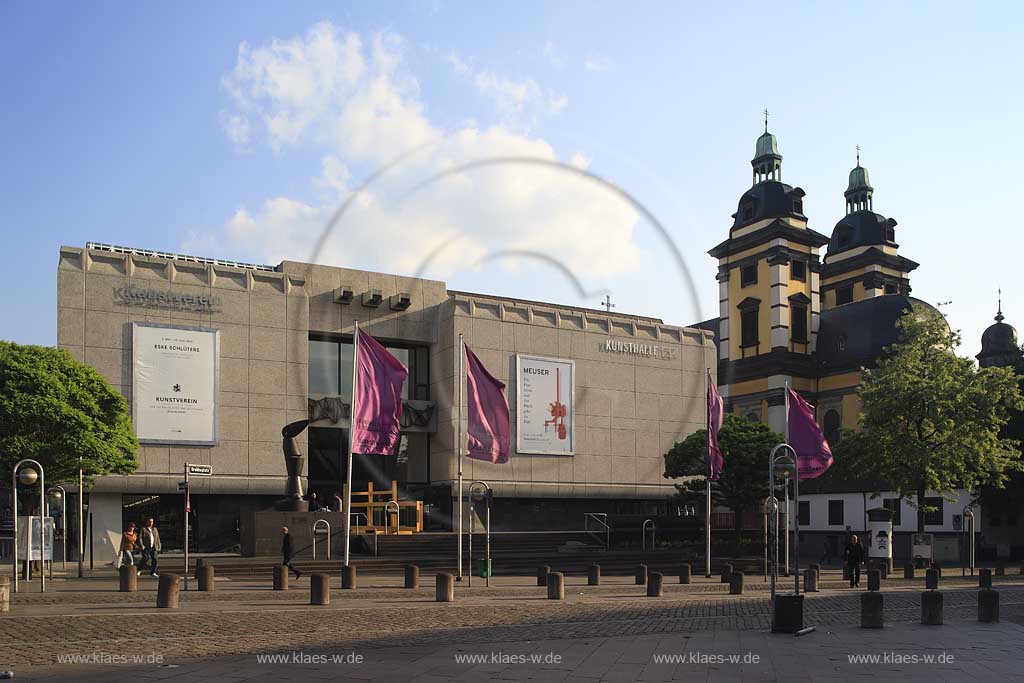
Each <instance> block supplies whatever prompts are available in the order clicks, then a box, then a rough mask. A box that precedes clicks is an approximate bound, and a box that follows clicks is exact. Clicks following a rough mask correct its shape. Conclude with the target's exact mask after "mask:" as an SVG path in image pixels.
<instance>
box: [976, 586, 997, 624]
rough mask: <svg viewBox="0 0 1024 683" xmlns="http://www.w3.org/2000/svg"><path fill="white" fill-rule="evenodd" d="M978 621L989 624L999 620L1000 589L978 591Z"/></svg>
mask: <svg viewBox="0 0 1024 683" xmlns="http://www.w3.org/2000/svg"><path fill="white" fill-rule="evenodd" d="M978 621H983V622H985V623H989V624H991V623H996V622H998V621H999V591H994V590H991V589H986V590H980V591H978Z"/></svg>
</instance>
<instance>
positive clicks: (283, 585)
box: [274, 564, 288, 591]
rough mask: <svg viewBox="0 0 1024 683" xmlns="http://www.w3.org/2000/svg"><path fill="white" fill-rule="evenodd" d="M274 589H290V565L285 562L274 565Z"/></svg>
mask: <svg viewBox="0 0 1024 683" xmlns="http://www.w3.org/2000/svg"><path fill="white" fill-rule="evenodd" d="M274 590H276V591H286V590H288V567H286V566H285V565H283V564H276V565H274Z"/></svg>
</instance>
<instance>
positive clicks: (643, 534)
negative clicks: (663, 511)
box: [640, 519, 657, 550]
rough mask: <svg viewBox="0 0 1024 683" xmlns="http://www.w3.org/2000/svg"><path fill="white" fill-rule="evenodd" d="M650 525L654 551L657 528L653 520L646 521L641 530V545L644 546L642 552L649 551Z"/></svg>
mask: <svg viewBox="0 0 1024 683" xmlns="http://www.w3.org/2000/svg"><path fill="white" fill-rule="evenodd" d="M648 524H650V525H651V549H652V550H653V549H654V542H655V540H656V538H655V534H656V533H657V528H656V526H655V524H654V520H653V519H645V520H644V525H643V527H642V528H641V529H640V537H641V538H640V543H641V546H642V550H647V525H648Z"/></svg>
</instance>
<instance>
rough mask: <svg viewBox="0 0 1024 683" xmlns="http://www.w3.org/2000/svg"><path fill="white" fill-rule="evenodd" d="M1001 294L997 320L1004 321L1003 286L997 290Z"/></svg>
mask: <svg viewBox="0 0 1024 683" xmlns="http://www.w3.org/2000/svg"><path fill="white" fill-rule="evenodd" d="M996 292H998V294H999V308H998V309H997V310H996V322H999V323H1001V322H1003V288H1002V287H1000V288H999V289H997V290H996Z"/></svg>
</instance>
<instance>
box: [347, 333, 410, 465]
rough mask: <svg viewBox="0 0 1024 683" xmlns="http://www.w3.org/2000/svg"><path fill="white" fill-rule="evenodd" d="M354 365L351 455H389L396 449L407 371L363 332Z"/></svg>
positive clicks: (360, 334) (360, 335)
mask: <svg viewBox="0 0 1024 683" xmlns="http://www.w3.org/2000/svg"><path fill="white" fill-rule="evenodd" d="M356 363H357V365H356V387H355V389H356V391H355V397H354V399H353V401H352V413H353V415H352V430H353V431H352V452H353V453H373V454H376V455H392V454H393V453H394V452H395V449H396V448H397V447H398V439H399V436H400V432H401V426H400V421H401V418H402V385H403V384H404V383H405V378H406V377H408V375H409V370H408V369H407V368H406V367H405V366H404V365H402V363H401V362H400V361H399V360H398V359H397V358H395V357H394V356H392V355H391V354H390V353H388V350H387V349H385V348H384V347H383V346H381V345H380V343H379V342H378V341H377V340H376V339H374V338H373V337H371V336H370V335H368V334H366V333H365V332H363V331H362V330H359V350H358V358H357V359H356Z"/></svg>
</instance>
